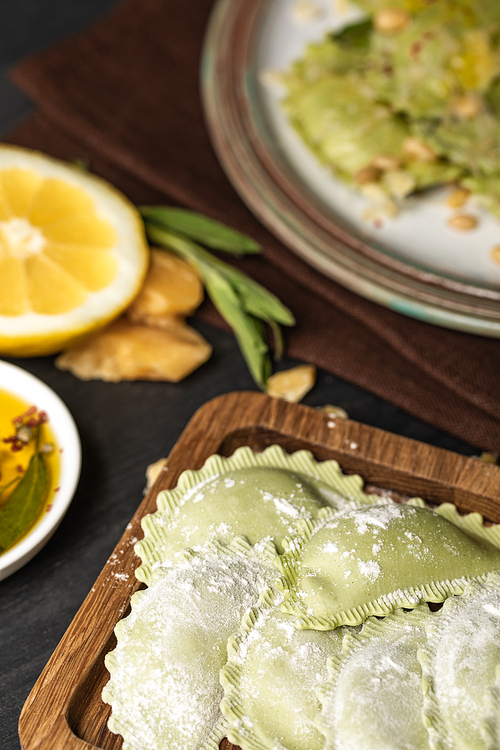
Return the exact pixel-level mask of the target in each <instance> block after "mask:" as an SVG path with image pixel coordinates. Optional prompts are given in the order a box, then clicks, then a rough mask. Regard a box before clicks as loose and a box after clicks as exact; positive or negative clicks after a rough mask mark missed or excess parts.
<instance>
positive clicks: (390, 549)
mask: <svg viewBox="0 0 500 750" xmlns="http://www.w3.org/2000/svg"><path fill="white" fill-rule="evenodd" d="M473 515H474V517H475V518H474V519H472V521H473V524H472V526H473V527H474V529H475V528H476V526H477V528H478V531H477V533H475V531H471V530H470V529H469V528H468V525H467V523H463V524H460V525H456V524H455V523H454V522H453V520H450V518H446V517H444V515H442V514H440V513H439V509H437V511H432V510H430V509H429V508H427V507H420V506H418V507H417V506H415V505H399V504H396V503H392V504H390V505H380V506H377V505H372V506H364V507H357V508H350V509H347V510H344V511H340V512H338V511H337V512H336V513H333V512H332V511H330V510H328V509H324V510H322V511H320V512H319V513H318V518H317V519H316V520H305V521H301V522H299V523H298V524H297V528H298V530H299V532H300V534H299V536H298V537H295V538H292V539H291V540H289V541H288V542H285V543H286V544H287V546H288V551H287V552H286V553H285V554H284V555H282V557H281V558H280V560H279V561H278V565H279V567H280V568H281V570H282V572H283V578H282V580H281V581H280V583H279V585H280V587H281V588H282V589H283V590H284V592H285V602H284V605H283V607H284V609H285V611H287V612H289V613H291V614H296V615H298V616H300V617H301V619H302V626H303V627H313V628H319V629H325V630H328V629H329V628H332V627H337V626H338V625H341V624H349V625H355V624H358V623H361V622H363V621H364V620H365V619H366V618H367V617H368V616H369V615H386V614H389V613H390V612H391V611H393V610H394V609H396V608H397V607H410V608H411V607H414V606H416V605H417V604H418V603H419V602H421V601H432V602H441V601H444V599H446V597H447V596H449V595H450V594H461V593H463V591H464V589H465V586H466V585H467V583H468V581H469V580H471V579H472V578H483V579H484V578H485V577H486V576H487V574H488V573H489V572H490V571H492V570H495V569H496V568H500V549H498V548H497V547H496V546H495V544H494V543H493V542H494V541H497V539H498V529H486V528H484V526H482V524H481V523H480V521H479V519H480V516H478V515H477V514H473ZM469 525H470V524H469Z"/></svg>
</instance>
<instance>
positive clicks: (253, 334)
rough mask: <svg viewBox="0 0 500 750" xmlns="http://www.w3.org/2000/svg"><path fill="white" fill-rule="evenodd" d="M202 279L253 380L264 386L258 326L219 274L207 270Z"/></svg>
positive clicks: (263, 346) (263, 351) (264, 362)
mask: <svg viewBox="0 0 500 750" xmlns="http://www.w3.org/2000/svg"><path fill="white" fill-rule="evenodd" d="M204 281H205V285H206V290H207V293H208V294H209V295H210V299H211V300H212V302H213V303H214V305H215V307H216V308H217V310H218V311H219V312H220V314H221V315H222V317H223V318H224V319H225V320H227V321H228V323H229V324H230V326H231V328H232V329H233V331H234V334H235V336H236V339H237V341H238V344H239V346H240V349H241V351H242V354H243V356H244V358H245V360H246V362H247V364H248V368H249V370H250V372H251V374H252V377H253V379H254V380H255V382H256V383H257V385H258V386H260V387H261V388H264V387H265V384H266V381H267V378H268V377H269V373H268V364H267V360H268V359H269V358H268V356H267V352H268V347H267V344H266V342H265V340H264V335H263V331H262V326H261V325H260V324H259V322H258V321H257V320H255V318H252V316H251V315H248V314H247V313H246V312H245V311H244V310H243V309H242V306H241V301H240V299H239V298H238V295H237V294H236V293H235V291H234V289H233V288H232V287H231V284H230V283H229V282H228V281H227V280H226V279H224V277H223V276H221V275H220V274H218V273H217V272H214V271H212V270H208V271H207V273H206V276H205V277H204Z"/></svg>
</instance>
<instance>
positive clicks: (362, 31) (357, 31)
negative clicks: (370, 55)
mask: <svg viewBox="0 0 500 750" xmlns="http://www.w3.org/2000/svg"><path fill="white" fill-rule="evenodd" d="M372 30H373V22H372V20H371V19H370V18H369V19H368V20H366V21H357V22H356V23H352V24H350V26H344V28H343V29H341V30H340V31H338V32H337V33H332V34H330V38H331V39H332V41H334V42H337V44H339V45H340V46H341V47H356V48H358V49H359V48H364V47H368V46H369V43H370V34H371V32H372Z"/></svg>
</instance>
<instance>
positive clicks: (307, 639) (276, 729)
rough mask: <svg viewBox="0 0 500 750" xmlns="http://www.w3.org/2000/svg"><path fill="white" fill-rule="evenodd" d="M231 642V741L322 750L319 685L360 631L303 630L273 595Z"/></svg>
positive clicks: (226, 677)
mask: <svg viewBox="0 0 500 750" xmlns="http://www.w3.org/2000/svg"><path fill="white" fill-rule="evenodd" d="M262 598H263V601H262V602H261V603H260V604H259V606H257V607H255V608H254V609H253V610H252V611H251V612H250V613H249V614H248V615H247V616H246V617H245V618H244V620H243V623H242V627H241V631H240V633H239V635H237V636H236V637H234V638H230V640H229V643H228V654H229V659H228V663H227V665H226V666H225V667H224V668H223V670H222V672H221V682H222V685H223V686H224V699H223V701H222V704H221V709H222V712H223V714H224V715H225V716H226V718H227V720H228V737H229V739H230V740H231V742H234V743H235V744H237V745H240V746H241V747H242V748H245V749H249V748H251V749H252V750H275V748H280V750H304V748H307V750H322V748H323V744H324V739H323V736H322V735H321V733H320V732H319V730H318V729H317V727H316V726H315V723H314V720H315V717H316V715H317V713H318V711H319V708H320V705H319V701H318V698H317V697H316V692H315V688H316V686H317V685H318V684H319V683H320V682H322V681H324V680H325V679H326V678H327V668H326V663H327V659H328V658H329V657H331V656H333V655H334V654H338V653H340V650H341V647H342V638H343V636H344V635H345V634H346V633H347V632H348V631H349V632H353V631H356V630H357V628H337V629H336V630H330V631H328V632H322V631H318V630H297V629H296V627H295V624H294V618H293V617H291V616H290V615H286V614H284V613H283V612H281V611H280V610H279V607H278V604H279V601H280V598H281V597H280V596H277V595H276V593H274V594H273V593H272V591H268V592H266V593H265V594H264V595H263V597H262Z"/></svg>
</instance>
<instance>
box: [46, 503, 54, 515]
mask: <svg viewBox="0 0 500 750" xmlns="http://www.w3.org/2000/svg"><path fill="white" fill-rule="evenodd" d="M49 510H52V503H51V504H50V505H47V507H46V508H45V512H46V513H48V512H49Z"/></svg>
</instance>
